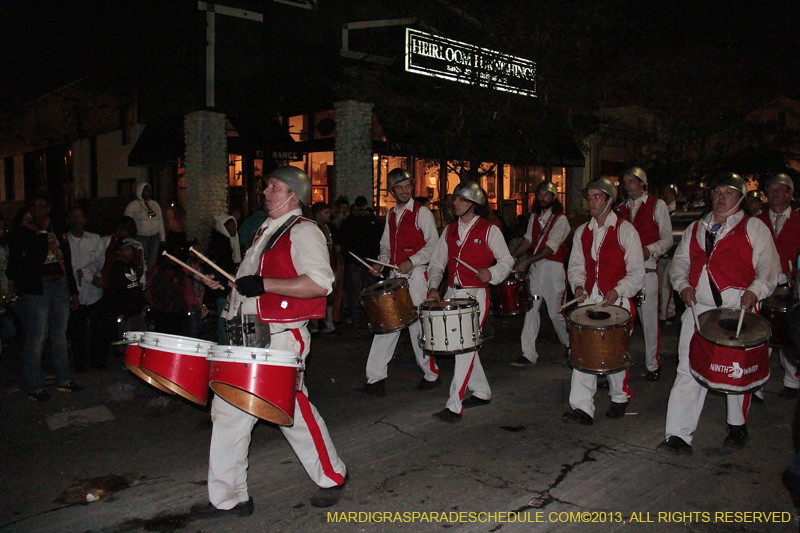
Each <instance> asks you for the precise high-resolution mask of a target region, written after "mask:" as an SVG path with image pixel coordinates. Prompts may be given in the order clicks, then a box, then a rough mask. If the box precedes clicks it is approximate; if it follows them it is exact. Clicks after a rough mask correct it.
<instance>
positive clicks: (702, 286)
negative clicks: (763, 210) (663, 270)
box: [670, 211, 781, 308]
mask: <svg viewBox="0 0 800 533" xmlns="http://www.w3.org/2000/svg"><path fill="white" fill-rule="evenodd" d="M713 216H714V213H713V212H712V213H708V214H707V215H706V216H704V217H703V218H702V219H700V220H698V221H696V222H692V224H690V225H689V227H688V228H686V230H685V231H684V232H683V237H682V238H681V242H680V244H679V245H678V249H677V250H675V256H674V257H673V258H672V266H671V267H670V269H671V270H670V274H671V275H670V277H671V279H672V286H673V287H675V290H676V291H678V293H680V292H681V291H682V290H683V289H685V288H686V287H690V285H689V267H690V266H691V260H690V257H689V245H690V244H691V240H692V233H693V232H694V228H695V226H696V225H698V224H699V227H698V230H697V243H698V244H699V245H700V247H701V248H702V249H703V250H705V249H706V230H709V229H710V227H711V225H712V224H713ZM743 218H744V212H743V211H738V212H737V213H735V214H733V215H731V216H729V217H728V219H727V220H726V221H725V223H724V224H722V227H720V229H719V230H717V240H716V242H717V243H718V242H719V241H720V240H722V239H724V238H725V236H726V235H727V234H728V233H729V232H730V231H731V230H732V229H733V228H734V227H735V226H736V225H737V224H739V223H740V222H741V221H742V219H743ZM746 231H747V237H748V239H749V241H750V244H751V245H752V246H753V268H755V271H756V277H755V279H754V280H753V282H752V283H751V284H750V286H749V287H748V288H747V290H749V291H750V292H752V293H753V294H755V295H756V297H757V298H758V299H759V300H763V299H764V298H767V297H768V296H769V295H770V294H772V291H774V290H775V287H776V286H777V284H778V277H779V276H780V274H781V266H780V257H779V256H778V250H777V249H776V248H775V243H774V242H773V240H772V234H771V233H770V231H769V228H768V227H767V226H766V224H764V223H763V222H762V221H761V220H759V219H757V218H749V219H747V227H746ZM743 293H744V291H742V290H740V289H735V288H730V289H726V290H724V291H722V292H721V293H720V295H721V296H722V306H723V307H731V308H738V307H740V300H741V298H742V294H743ZM695 298H697V303H699V304H701V305H707V306H710V307H716V304H715V303H714V297H713V296H712V294H711V285H710V284H709V281H708V274H707V273H706V267H705V265H703V269H702V271H701V272H700V279H699V281H698V283H697V289H696V291H695Z"/></svg>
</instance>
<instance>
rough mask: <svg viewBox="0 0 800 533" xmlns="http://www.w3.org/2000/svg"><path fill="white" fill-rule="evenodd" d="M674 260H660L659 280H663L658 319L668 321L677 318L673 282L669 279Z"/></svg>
mask: <svg viewBox="0 0 800 533" xmlns="http://www.w3.org/2000/svg"><path fill="white" fill-rule="evenodd" d="M670 266H672V259H667V258H661V259H659V260H658V278H659V279H660V280H661V298H659V302H658V303H659V309H658V319H659V320H667V319H670V318H672V317H674V316H675V298H673V289H672V280H670V279H669V269H670Z"/></svg>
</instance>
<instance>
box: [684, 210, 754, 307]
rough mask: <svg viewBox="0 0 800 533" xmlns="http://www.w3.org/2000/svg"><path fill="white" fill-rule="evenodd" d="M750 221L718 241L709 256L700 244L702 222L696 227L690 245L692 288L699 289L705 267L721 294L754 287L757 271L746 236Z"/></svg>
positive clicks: (745, 220)
mask: <svg viewBox="0 0 800 533" xmlns="http://www.w3.org/2000/svg"><path fill="white" fill-rule="evenodd" d="M749 218H750V217H747V216H745V217H744V218H742V220H740V221H739V223H738V224H736V225H735V226H734V227H733V228H732V229H731V230H730V231H729V232H728V233H726V234H725V236H724V237H723V238H721V239H719V240H717V242H716V244H715V245H714V249H713V250H711V255H710V256H707V255H706V250H705V247H703V246H700V243H698V242H697V232H698V228H699V227H700V224H702V222H701V221H697V222H695V223H694V230H693V231H692V242H691V243H690V244H689V280H688V281H689V285H691V286H692V287H694V289H697V284H698V282H699V281H700V273H701V272H702V271H703V266H704V265H705V266H706V269H707V270H708V275H709V277H710V278H711V280H712V281H713V282H714V285H716V287H717V290H719V292H722V291H724V290H726V289H740V290H745V289H747V287H749V286H750V284H751V283H753V280H755V279H756V269H755V268H754V267H753V245H752V244H751V243H750V237H749V236H748V235H747V221H748V220H749Z"/></svg>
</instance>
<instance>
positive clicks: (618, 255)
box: [581, 221, 628, 296]
mask: <svg viewBox="0 0 800 533" xmlns="http://www.w3.org/2000/svg"><path fill="white" fill-rule="evenodd" d="M621 223H622V221H619V222H618V223H617V224H621ZM593 233H594V232H593V231H592V230H590V229H589V224H586V226H585V227H584V228H583V234H582V235H581V247H582V248H583V259H584V262H585V264H586V286H585V287H584V290H585V291H586V292H587V293H589V294H591V292H592V290H594V283H595V280H596V281H597V285H598V288H599V289H600V295H601V296H603V295H605V294H607V293H608V291H610V290H612V289H614V287H616V286H617V285H618V284H619V282H620V280H621V279H622V278H624V277H625V276H626V275H627V274H628V267H627V266H626V265H625V250H624V249H623V248H622V245H621V244H620V243H619V238H618V237H617V226H611V227H610V228H608V229H607V230H606V234H605V237H603V241H602V242H601V243H600V249H599V250H598V251H597V261H595V260H594V259H592V241H593V240H594V235H593Z"/></svg>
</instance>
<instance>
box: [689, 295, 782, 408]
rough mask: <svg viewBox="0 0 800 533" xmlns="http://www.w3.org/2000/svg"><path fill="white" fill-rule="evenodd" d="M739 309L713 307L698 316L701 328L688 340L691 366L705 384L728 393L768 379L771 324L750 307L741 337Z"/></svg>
mask: <svg viewBox="0 0 800 533" xmlns="http://www.w3.org/2000/svg"><path fill="white" fill-rule="evenodd" d="M740 312H741V311H740V310H739V309H726V308H721V309H712V310H710V311H706V312H705V313H703V314H701V315H700V316H699V317H698V320H699V322H700V331H699V332H697V331H695V333H694V335H693V336H692V341H691V343H690V344H689V366H690V367H691V372H692V375H693V376H694V378H695V379H696V380H697V381H698V382H699V383H700V384H701V385H703V386H705V387H708V388H709V389H713V390H716V391H719V392H724V393H726V394H744V393H746V392H750V391H752V390H753V389H756V388H758V387H760V386H761V385H763V384H764V383H766V382H767V380H768V379H769V336H770V327H769V322H768V321H767V319H766V318H764V317H762V316H759V315H757V314H755V313H752V312H750V311H747V312H746V313H745V315H744V320H743V322H742V329H741V331H740V332H739V338H738V339H737V338H736V327H737V326H738V324H739V314H740Z"/></svg>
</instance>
